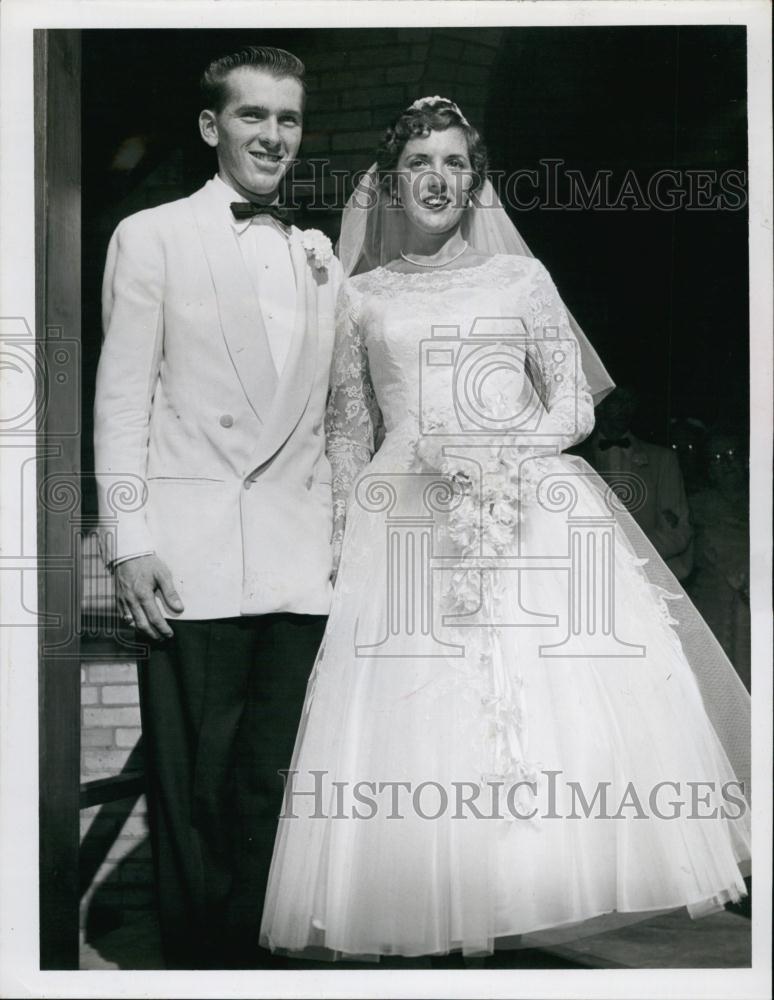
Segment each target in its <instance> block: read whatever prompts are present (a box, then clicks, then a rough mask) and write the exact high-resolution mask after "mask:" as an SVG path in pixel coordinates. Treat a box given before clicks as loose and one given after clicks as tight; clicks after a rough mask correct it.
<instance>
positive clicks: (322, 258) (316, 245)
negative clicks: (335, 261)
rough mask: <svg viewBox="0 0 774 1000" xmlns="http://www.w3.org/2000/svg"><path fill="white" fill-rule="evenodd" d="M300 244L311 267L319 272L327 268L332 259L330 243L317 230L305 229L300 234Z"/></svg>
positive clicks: (323, 234)
mask: <svg viewBox="0 0 774 1000" xmlns="http://www.w3.org/2000/svg"><path fill="white" fill-rule="evenodd" d="M301 242H302V244H303V247H304V250H306V255H307V257H308V258H309V260H310V261H311V263H312V265H313V266H314V267H315V268H316V269H317V270H318V271H321V270H323V269H324V268H326V267H327V266H328V264H330V262H331V258H332V257H333V247H332V246H331V241H330V240H329V239H328V237H327V236H326V235H325V233H321V232H320V230H319V229H305V230H304V231H303V233H302V234H301Z"/></svg>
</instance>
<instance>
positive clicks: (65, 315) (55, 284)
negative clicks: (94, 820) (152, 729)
mask: <svg viewBox="0 0 774 1000" xmlns="http://www.w3.org/2000/svg"><path fill="white" fill-rule="evenodd" d="M33 51H34V83H35V265H36V287H35V300H36V301H35V306H36V331H35V333H36V350H37V357H38V359H39V363H40V368H41V370H42V371H43V373H44V377H43V379H42V384H41V385H40V386H39V392H40V391H42V392H44V393H45V399H44V405H43V406H42V407H40V408H39V421H38V437H37V445H38V453H37V486H38V559H39V561H38V566H39V571H38V609H39V614H40V622H41V625H40V628H39V633H38V649H39V655H38V699H39V702H38V704H39V778H40V789H39V820H40V841H39V849H40V855H39V857H40V865H39V877H40V886H39V900H40V967H41V969H77V968H78V945H79V935H78V925H79V920H78V908H79V878H78V846H79V839H80V829H79V827H80V824H79V782H80V642H79V631H80V629H79V612H80V608H79V601H78V594H79V592H80V581H79V573H80V567H79V566H78V559H77V553H78V545H77V543H76V536H77V531H78V528H79V519H80V467H81V444H80V419H81V412H80V391H79V390H80V380H81V372H80V350H79V348H80V340H81V198H80V190H81V32H80V31H76V30H57V31H48V30H36V31H35V32H34V40H33Z"/></svg>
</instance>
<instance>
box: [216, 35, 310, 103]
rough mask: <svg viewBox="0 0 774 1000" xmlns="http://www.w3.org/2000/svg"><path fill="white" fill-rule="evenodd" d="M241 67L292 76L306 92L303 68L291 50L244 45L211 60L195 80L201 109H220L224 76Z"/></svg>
mask: <svg viewBox="0 0 774 1000" xmlns="http://www.w3.org/2000/svg"><path fill="white" fill-rule="evenodd" d="M242 66H250V67H252V68H254V69H260V70H263V72H264V73H269V74H270V75H271V76H274V77H277V79H282V78H284V77H292V78H293V79H294V80H298V82H299V83H300V84H301V88H302V90H303V91H304V95H306V85H305V83H304V73H305V72H306V70H305V67H304V64H303V63H302V62H301V60H300V59H299V58H298V56H294V55H293V53H292V52H286V51H285V49H276V48H274V47H273V46H271V45H248V46H246V47H245V48H244V49H240V50H239V51H238V52H233V53H232V54H231V55H228V56H221V57H220V58H219V59H213V61H212V62H211V63H210V64H209V66H208V67H207V69H205V71H204V73H203V74H202V78H201V80H200V81H199V88H200V90H201V95H202V99H203V100H204V107H205V108H207V109H208V110H210V111H222V110H223V107H224V106H225V104H226V101H227V100H228V84H227V77H228V75H229V73H231V72H232V71H233V70H235V69H240V68H241V67H242Z"/></svg>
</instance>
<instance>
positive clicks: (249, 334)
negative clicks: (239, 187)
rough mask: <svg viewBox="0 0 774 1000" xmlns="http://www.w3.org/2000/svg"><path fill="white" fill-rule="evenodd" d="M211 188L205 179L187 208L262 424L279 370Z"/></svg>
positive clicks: (228, 341) (246, 389) (245, 386)
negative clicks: (196, 228)
mask: <svg viewBox="0 0 774 1000" xmlns="http://www.w3.org/2000/svg"><path fill="white" fill-rule="evenodd" d="M212 185H213V182H212V181H208V182H207V184H205V186H204V187H203V188H201V190H199V191H197V192H196V193H195V194H193V195H192V196H191V204H192V207H193V212H194V217H195V218H196V224H197V227H198V229H199V233H200V235H201V239H202V244H203V246H204V253H205V255H206V257H207V263H208V264H209V268H210V274H211V275H212V282H213V285H214V287H215V298H216V300H217V303H218V313H219V315H220V325H221V330H222V333H223V338H224V340H225V342H226V347H227V349H228V353H229V355H230V357H231V361H232V363H233V365H234V368H235V369H236V373H237V376H238V378H239V381H240V382H241V384H242V388H243V389H244V392H245V395H246V396H247V399H248V401H249V403H250V405H251V406H252V408H253V410H254V411H255V413H256V415H257V416H258V418H259V419H260V420H262V421H263V422H264V423H266V421H267V419H268V417H269V414H270V412H271V403H272V401H273V399H274V397H275V394H276V390H277V371H276V369H275V367H274V361H273V359H272V356H271V351H270V349H269V341H268V337H267V336H266V329H265V327H264V325H263V316H262V313H261V306H260V303H259V301H258V298H257V295H256V291H255V285H254V283H253V282H252V280H251V279H250V275H249V274H248V273H247V269H246V267H245V264H244V260H243V258H242V252H241V250H240V249H239V243H238V242H237V241H238V238H239V237H238V236H237V234H236V232H235V230H234V227H233V226H232V225H231V220H230V219H229V218H228V216H227V215H226V214H225V213H224V211H223V204H222V201H221V200H220V199H219V198H218V197H217V193H216V192H215V191H214V190H213V187H212ZM296 320H298V314H297V315H296ZM291 350H292V348H291Z"/></svg>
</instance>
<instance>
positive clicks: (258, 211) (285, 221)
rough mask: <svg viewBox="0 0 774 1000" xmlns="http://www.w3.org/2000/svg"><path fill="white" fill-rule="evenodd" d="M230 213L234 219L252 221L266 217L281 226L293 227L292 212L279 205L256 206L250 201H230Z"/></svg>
mask: <svg viewBox="0 0 774 1000" xmlns="http://www.w3.org/2000/svg"><path fill="white" fill-rule="evenodd" d="M231 212H232V213H233V216H234V218H235V219H238V220H240V221H241V220H243V219H254V218H255V217H256V216H259V215H268V216H269V217H270V218H272V219H274V220H275V221H276V222H279V223H281V224H282V225H283V226H292V225H293V212H292V211H291V209H289V208H283V207H282V206H281V205H256V204H255V202H252V201H232V202H231Z"/></svg>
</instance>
